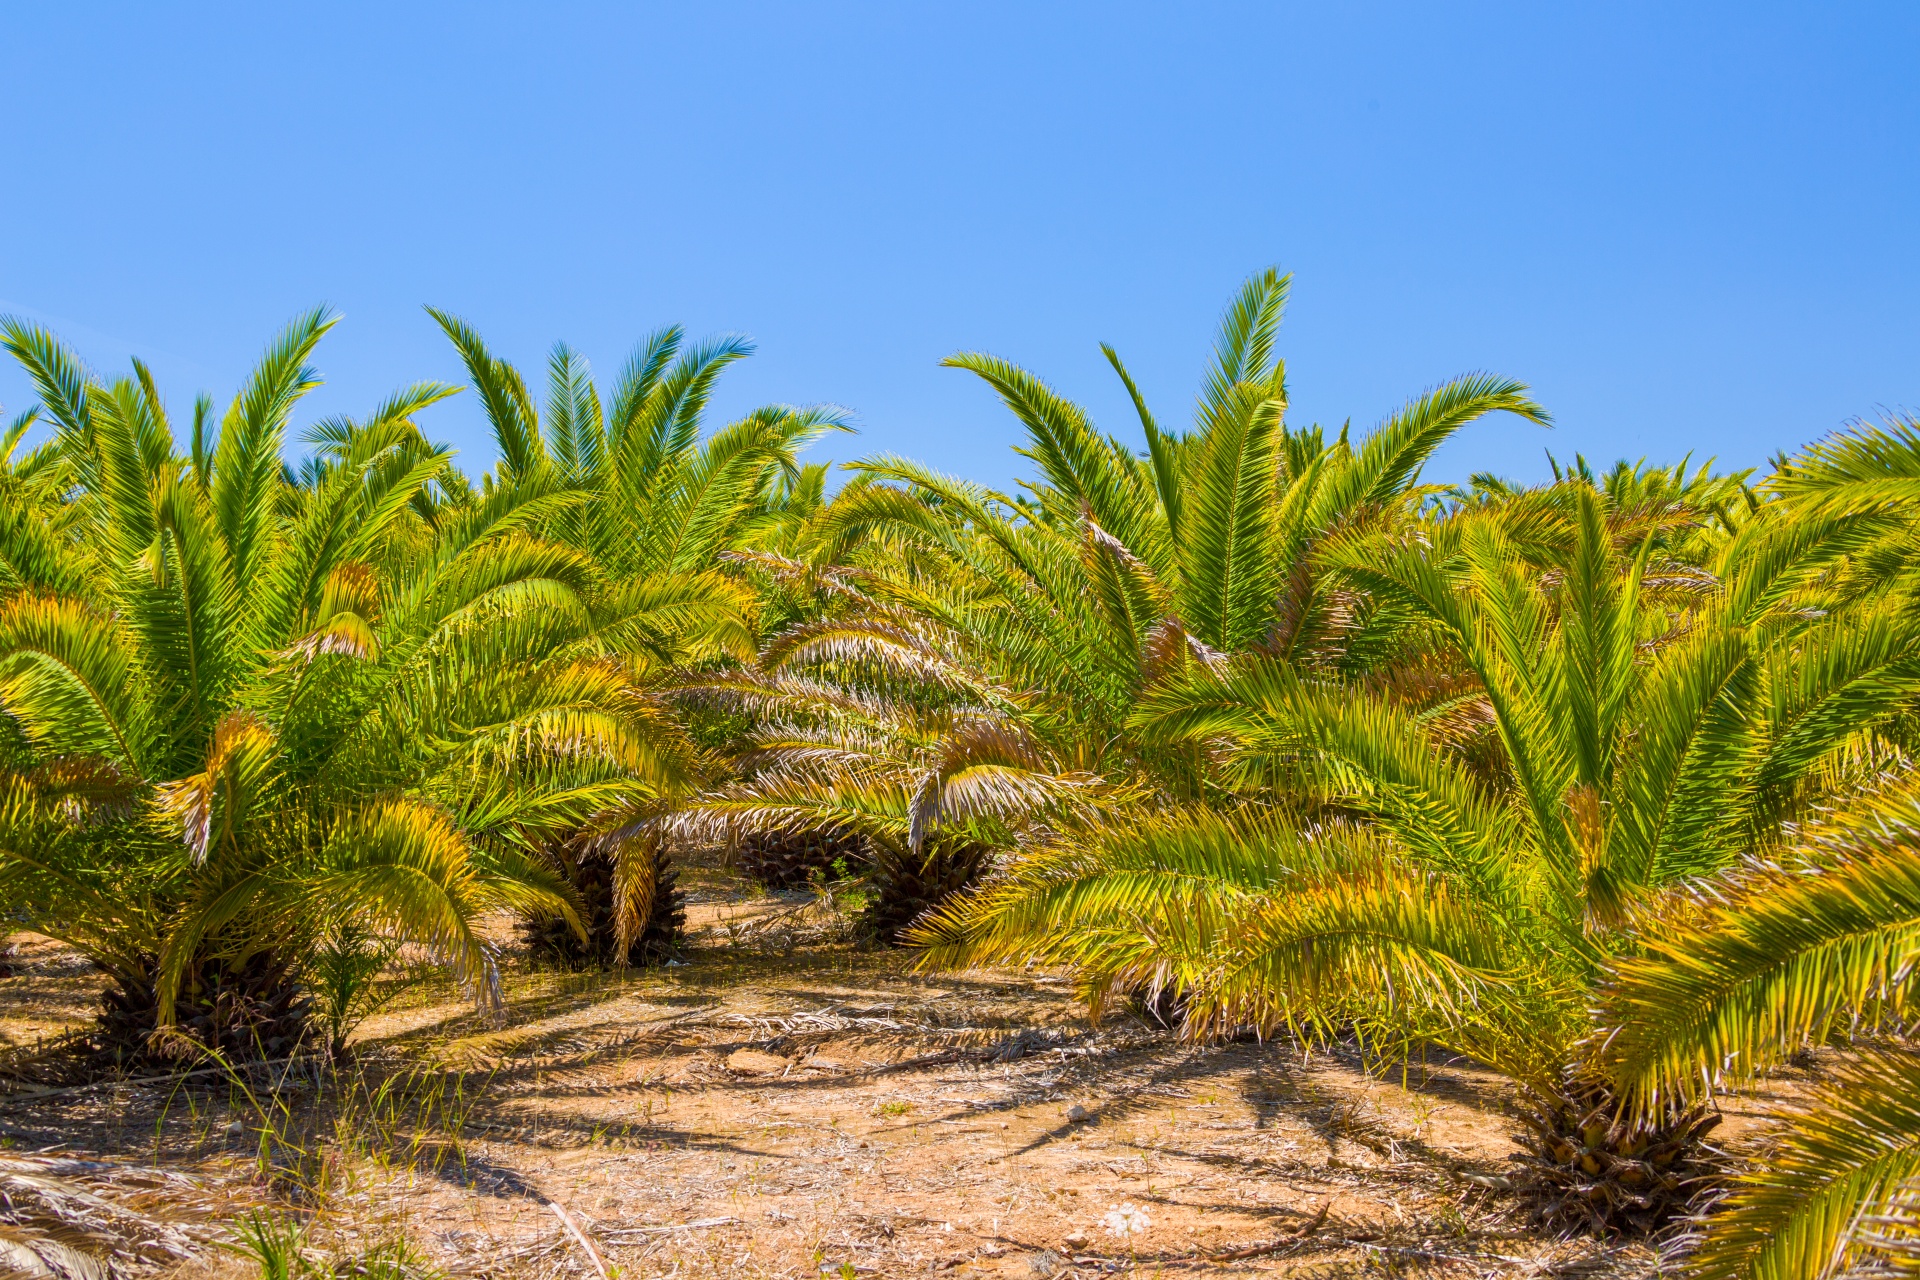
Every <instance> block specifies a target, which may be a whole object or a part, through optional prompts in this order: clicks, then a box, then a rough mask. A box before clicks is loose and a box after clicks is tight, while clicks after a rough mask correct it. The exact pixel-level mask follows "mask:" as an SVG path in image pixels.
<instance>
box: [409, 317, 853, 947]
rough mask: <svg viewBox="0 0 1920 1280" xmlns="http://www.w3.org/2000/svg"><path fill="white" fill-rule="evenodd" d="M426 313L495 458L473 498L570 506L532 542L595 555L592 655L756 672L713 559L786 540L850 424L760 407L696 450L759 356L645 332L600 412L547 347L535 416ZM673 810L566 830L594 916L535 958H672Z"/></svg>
mask: <svg viewBox="0 0 1920 1280" xmlns="http://www.w3.org/2000/svg"><path fill="white" fill-rule="evenodd" d="M431 314H432V315H433V317H434V319H435V320H437V321H438V322H439V324H440V326H441V328H442V329H443V330H445V332H446V334H447V337H448V338H449V339H450V340H451V341H452V342H453V344H454V347H455V348H456V349H457V350H458V351H459V352H460V356H461V359H462V360H463V361H464V362H465V364H466V367H467V372H468V374H469V376H470V378H471V379H472V383H473V387H474V390H475V392H476V393H477V394H478V395H479V397H480V400H481V404H482V405H483V407H484V408H485V411H486V414H487V420H488V422H489V424H490V425H491V427H492V429H493V434H494V439H495V442H496V444H497V445H498V446H499V450H500V462H499V464H498V466H497V467H496V468H495V470H494V472H493V473H492V474H491V475H489V476H488V477H487V478H486V480H485V482H484V484H483V491H485V492H488V493H512V494H515V495H519V496H520V498H521V499H522V500H528V499H533V498H538V497H545V496H550V495H560V494H565V495H569V496H570V498H571V500H570V501H569V502H568V503H567V504H566V505H565V506H564V507H562V508H559V509H557V510H555V511H554V512H552V513H551V514H550V515H549V516H547V517H546V518H545V519H543V521H542V522H541V523H540V525H539V528H540V529H541V531H542V533H543V534H544V535H545V536H546V537H548V538H551V539H553V540H555V541H557V542H559V543H561V544H563V545H566V546H569V547H572V548H575V549H577V550H579V551H580V552H582V553H583V554H585V555H587V556H589V557H591V559H592V562H593V564H594V567H595V570H596V575H595V588H594V591H593V593H592V601H591V603H592V610H593V617H594V624H593V625H594V634H595V638H596V643H597V644H598V645H600V647H601V648H602V649H603V651H605V652H607V653H608V654H609V655H612V656H616V657H617V658H618V659H619V660H620V661H621V662H622V663H623V664H624V666H625V669H626V670H627V672H628V674H629V676H630V678H632V679H633V680H634V681H635V682H636V683H639V684H642V685H644V686H646V687H648V688H649V689H656V690H657V689H664V688H666V687H667V686H669V685H671V684H672V683H674V682H676V681H677V680H678V679H679V678H680V673H681V672H682V671H683V670H685V669H687V668H697V667H700V666H703V665H708V664H712V663H715V662H721V663H727V662H751V661H752V659H753V655H754V640H755V622H756V620H755V605H756V597H755V592H754V590H753V585H752V584H751V583H750V582H747V581H743V580H742V578H741V577H740V576H739V575H738V574H736V573H730V572H728V566H727V564H726V563H725V562H724V561H723V559H722V557H723V555H725V554H726V553H728V552H731V551H734V550H737V549H740V548H743V547H746V546H749V545H750V544H752V543H753V542H754V541H756V540H757V538H758V537H759V536H760V534H761V533H762V532H763V531H764V530H768V529H771V528H773V527H776V526H778V525H779V523H780V522H781V520H782V518H783V512H782V509H781V508H782V505H783V496H784V491H785V490H787V489H790V488H791V486H792V485H793V484H795V483H796V482H797V481H798V480H799V479H800V475H801V473H800V470H799V464H798V462H797V459H796V455H797V454H798V452H799V451H800V450H801V449H803V448H804V447H805V446H806V445H807V444H809V443H811V442H812V441H813V440H815V439H817V438H818V437H819V436H820V435H821V434H822V433H824V432H826V431H830V430H842V429H845V421H844V415H843V414H842V413H841V412H840V411H838V410H832V409H822V408H812V409H795V408H789V407H786V406H769V407H766V408H762V409H758V410H755V411H754V412H753V413H750V414H748V415H747V416H746V417H745V418H743V419H741V420H739V421H738V422H734V423H731V424H729V425H728V426H725V427H723V428H721V429H720V430H718V431H715V432H713V433H712V434H710V435H703V430H702V417H703V414H704V411H705V409H706V405H707V402H708V400H709V399H710V397H711V395H712V392H713V387H714V384H715V382H716V380H717V379H718V378H719V376H720V374H721V373H722V372H723V371H724V370H725V369H726V367H727V366H728V365H730V364H732V363H733V362H735V361H737V360H740V359H742V358H744V357H745V356H746V355H748V354H749V353H751V351H752V349H753V348H752V346H751V344H749V343H747V342H746V341H744V340H743V339H740V338H724V339H721V340H719V341H715V342H710V343H705V344H701V345H698V346H694V347H691V348H688V347H686V344H685V339H684V334H683V333H682V331H681V330H680V329H679V328H678V327H677V326H676V327H671V328H667V329H662V330H660V331H658V332H656V333H654V334H652V335H650V336H649V337H648V338H647V339H646V341H645V342H643V343H642V344H641V345H640V347H639V349H638V350H637V351H636V352H635V353H634V355H633V358H632V359H631V360H630V361H629V362H628V364H627V366H626V368H625V370H623V372H622V373H621V376H620V378H619V379H618V380H617V381H616V383H615V384H614V386H613V387H612V388H611V390H610V392H609V394H608V395H606V396H605V397H603V396H602V395H601V393H600V392H599V390H597V389H596V388H595V386H594V384H593V380H592V374H591V371H590V369H589V368H588V365H587V362H586V361H585V360H584V359H583V358H582V357H581V356H580V355H579V354H578V353H576V352H574V351H573V350H571V349H570V348H568V347H567V346H566V345H565V344H564V343H563V344H560V345H557V346H556V347H555V348H554V350H553V354H552V356H551V358H550V359H549V361H548V370H547V372H548V388H547V397H546V406H545V411H544V414H543V413H541V412H540V411H538V410H536V409H535V407H534V402H533V398H532V396H531V395H530V394H529V393H528V391H527V387H526V383H525V380H524V379H523V378H522V377H521V376H520V374H519V372H518V371H517V370H515V369H514V368H513V366H512V365H510V364H508V363H507V362H505V361H503V360H501V359H499V358H498V357H496V356H495V355H493V353H492V352H491V351H490V350H488V348H487V346H486V344H485V343H484V341H482V339H481V338H480V336H479V335H478V334H477V333H476V332H474V331H473V329H471V328H470V327H469V326H467V325H466V324H465V323H464V322H462V321H461V320H459V319H457V318H455V317H454V316H451V315H448V314H446V313H444V312H440V311H432V312H431ZM669 808H670V806H669V805H667V804H665V803H664V802H663V803H662V804H661V805H659V806H656V808H655V810H654V811H652V812H651V813H650V814H642V813H640V812H638V811H636V812H633V813H630V814H629V815H627V819H628V820H627V822H626V824H625V825H623V826H621V827H619V828H617V829H618V830H619V831H620V832H621V833H622V835H621V838H619V839H617V840H612V841H608V840H605V839H601V838H597V837H594V836H593V835H592V834H591V833H586V832H576V833H571V834H569V835H568V836H566V837H565V838H563V839H561V840H559V841H557V842H556V843H555V846H554V847H553V849H551V850H550V856H551V857H552V858H553V859H554V860H555V861H556V862H558V863H559V864H560V865H562V866H563V867H564V868H565V870H566V872H567V874H568V876H569V878H570V879H571V880H572V882H573V884H574V886H575V887H576V889H577V890H578V891H579V893H580V894H581V896H582V898H583V900H584V902H585V904H586V906H587V908H588V912H589V915H588V924H589V926H590V927H589V940H588V942H587V943H586V944H585V945H584V947H583V946H582V945H581V944H579V943H577V942H575V941H574V939H573V935H572V933H571V931H570V930H568V929H567V928H566V927H564V924H563V923H562V922H537V921H536V922H534V923H533V925H532V926H531V931H530V940H531V941H532V943H533V945H534V946H535V947H536V949H538V950H540V951H542V952H545V953H548V954H551V955H554V956H556V957H557V958H559V959H561V960H563V961H566V962H569V963H602V962H606V961H608V960H613V961H616V962H627V961H632V962H640V961H643V960H647V959H654V958H658V957H659V956H661V955H663V954H665V953H666V952H667V951H668V950H670V949H671V947H672V946H673V945H674V943H675V935H676V933H677V929H678V923H677V922H678V920H679V919H680V918H681V908H680V901H681V898H680V896H679V895H678V894H677V892H676V891H675V889H674V887H673V881H674V872H673V869H672V866H671V864H670V862H669V860H668V858H667V854H666V849H665V845H664V843H663V842H662V840H661V838H660V828H659V821H660V820H661V819H664V818H665V817H666V816H667V812H668V809H669Z"/></svg>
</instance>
